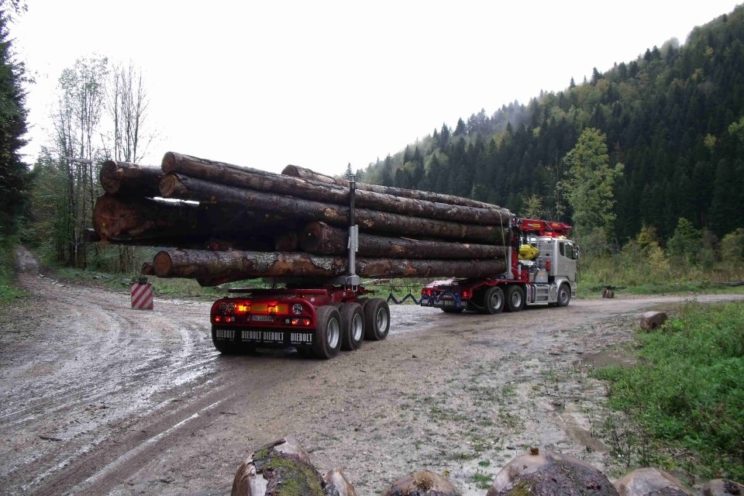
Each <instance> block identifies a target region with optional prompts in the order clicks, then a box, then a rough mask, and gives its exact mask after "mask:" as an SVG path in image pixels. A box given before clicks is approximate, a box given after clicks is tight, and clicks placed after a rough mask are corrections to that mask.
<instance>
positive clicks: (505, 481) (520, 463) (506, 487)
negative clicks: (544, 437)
mask: <svg viewBox="0 0 744 496" xmlns="http://www.w3.org/2000/svg"><path fill="white" fill-rule="evenodd" d="M530 451H531V453H530V454H529V455H522V456H518V457H516V458H514V459H513V460H512V461H510V462H509V463H507V464H506V465H505V466H504V467H503V468H502V469H501V471H499V473H498V474H496V477H494V479H493V485H492V486H491V488H490V489H489V490H488V492H487V493H486V496H521V495H523V494H531V495H534V496H554V495H556V494H560V495H564V496H580V495H585V494H592V495H596V496H618V493H617V490H616V489H615V487H614V486H613V485H612V483H610V481H609V479H608V478H607V476H606V475H604V474H603V473H602V472H600V471H599V470H597V469H596V468H595V467H592V466H591V465H589V464H587V463H585V462H582V461H581V460H577V459H576V458H572V457H570V456H567V455H561V454H559V453H553V452H550V451H546V452H545V453H540V451H539V450H538V449H537V448H533V449H531V450H530Z"/></svg>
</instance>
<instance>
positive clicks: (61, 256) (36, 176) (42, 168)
mask: <svg viewBox="0 0 744 496" xmlns="http://www.w3.org/2000/svg"><path fill="white" fill-rule="evenodd" d="M67 181H68V178H67V176H66V174H65V172H64V170H62V168H61V167H60V165H59V164H58V163H56V162H55V161H53V160H52V158H51V155H50V154H49V153H47V152H46V150H43V151H42V153H41V156H40V157H39V160H38V161H37V162H36V164H35V165H34V169H33V171H32V173H31V188H30V195H29V204H30V209H29V215H28V218H27V219H26V222H25V225H24V231H23V238H24V241H25V242H26V243H28V245H29V246H30V247H32V248H34V249H35V250H36V251H37V252H38V253H39V254H40V255H41V258H42V260H43V261H44V262H45V263H57V262H59V263H62V262H64V261H66V260H68V259H69V253H68V250H69V247H70V244H71V241H72V240H71V239H70V238H69V224H70V222H71V219H70V218H69V211H68V209H67V208H66V207H67V200H66V195H65V192H66V191H67V190H68V182H67Z"/></svg>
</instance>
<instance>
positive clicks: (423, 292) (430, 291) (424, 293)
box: [421, 288, 434, 296]
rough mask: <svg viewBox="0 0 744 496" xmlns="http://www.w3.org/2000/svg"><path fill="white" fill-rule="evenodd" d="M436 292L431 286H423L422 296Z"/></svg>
mask: <svg viewBox="0 0 744 496" xmlns="http://www.w3.org/2000/svg"><path fill="white" fill-rule="evenodd" d="M432 294H434V290H433V289H431V288H422V289H421V296H431V295H432Z"/></svg>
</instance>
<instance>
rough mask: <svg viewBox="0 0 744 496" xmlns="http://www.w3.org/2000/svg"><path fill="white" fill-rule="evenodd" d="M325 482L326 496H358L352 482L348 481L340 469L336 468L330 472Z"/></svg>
mask: <svg viewBox="0 0 744 496" xmlns="http://www.w3.org/2000/svg"><path fill="white" fill-rule="evenodd" d="M323 481H325V484H326V485H325V494H326V496H356V491H355V490H354V486H352V485H351V482H349V481H348V479H347V478H346V476H345V475H344V473H343V472H341V470H340V469H338V468H334V469H333V470H330V471H328V473H327V474H325V477H323Z"/></svg>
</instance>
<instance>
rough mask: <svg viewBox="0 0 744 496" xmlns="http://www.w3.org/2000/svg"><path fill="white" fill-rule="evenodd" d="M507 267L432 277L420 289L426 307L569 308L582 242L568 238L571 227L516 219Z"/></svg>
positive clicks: (489, 311) (496, 310)
mask: <svg viewBox="0 0 744 496" xmlns="http://www.w3.org/2000/svg"><path fill="white" fill-rule="evenodd" d="M511 224H512V242H511V244H510V246H509V247H508V249H507V251H506V254H505V257H506V260H507V264H506V267H507V270H506V271H505V272H504V273H503V274H498V275H493V276H491V277H479V278H469V279H450V280H446V281H434V282H432V283H430V284H428V285H427V286H426V287H424V288H423V289H422V290H421V302H420V304H421V305H422V306H426V307H436V308H440V309H441V310H442V311H443V312H446V313H460V312H462V311H464V310H470V311H474V312H480V313H487V314H496V313H500V312H501V311H502V310H506V311H509V312H518V311H519V310H522V309H523V308H524V307H525V306H526V305H537V304H548V305H551V306H561V307H565V306H566V305H568V303H569V302H570V301H571V297H572V296H576V263H577V260H578V257H579V250H578V246H577V245H576V244H575V243H574V242H573V241H571V240H570V239H568V238H567V236H568V235H569V234H570V232H571V226H569V225H567V224H564V223H561V222H552V221H546V220H538V219H517V218H513V219H512V221H511Z"/></svg>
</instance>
